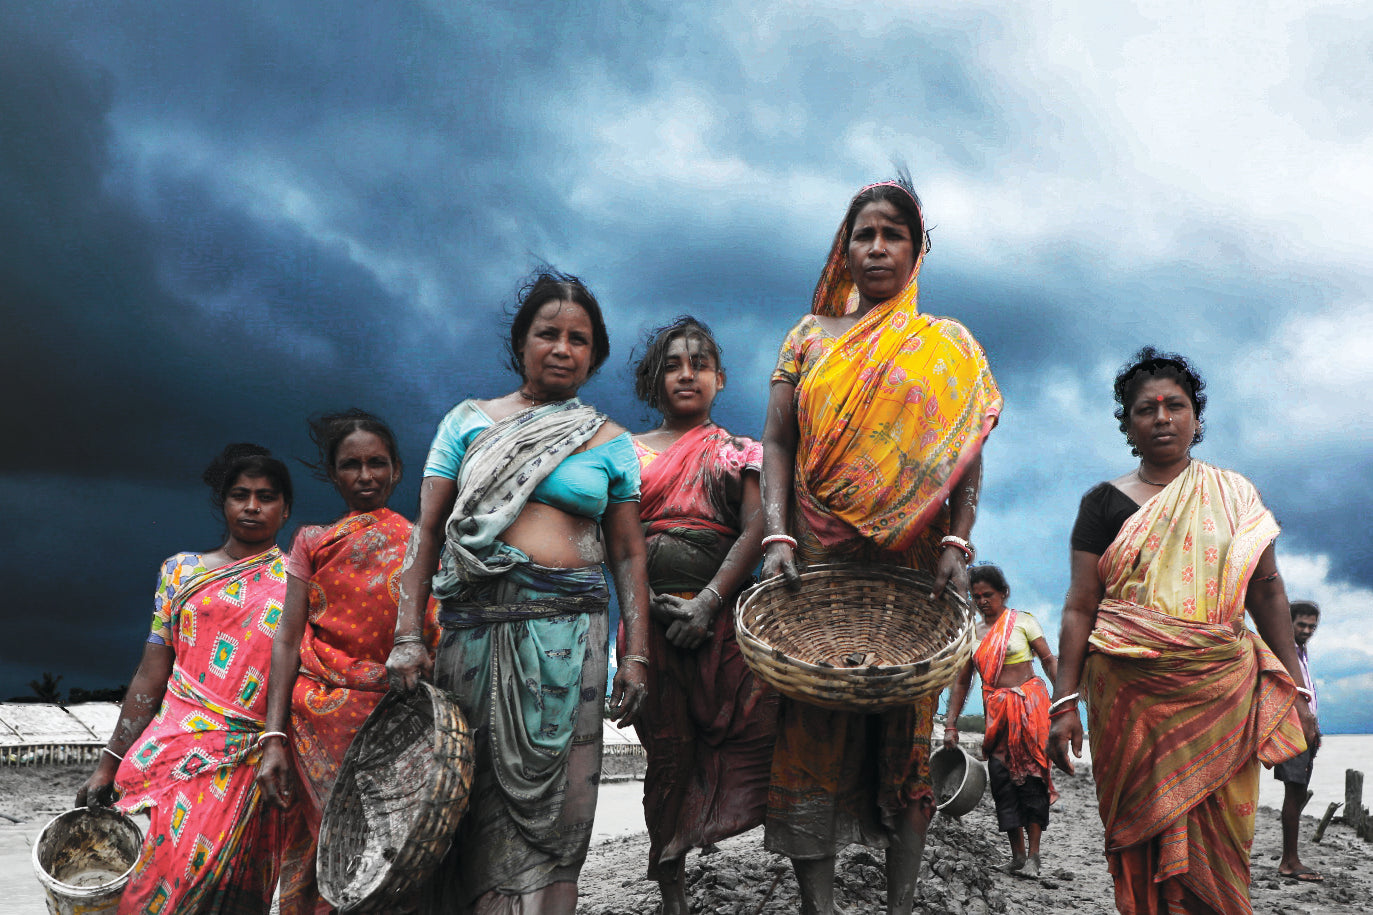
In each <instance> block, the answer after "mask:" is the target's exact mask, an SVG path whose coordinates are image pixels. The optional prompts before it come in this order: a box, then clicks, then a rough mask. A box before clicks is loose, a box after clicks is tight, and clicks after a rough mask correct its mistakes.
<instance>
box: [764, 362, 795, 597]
mask: <svg viewBox="0 0 1373 915" xmlns="http://www.w3.org/2000/svg"><path fill="white" fill-rule="evenodd" d="M799 438H800V429H799V428H798V426H797V424H796V385H794V384H789V383H787V382H785V381H774V382H773V383H772V388H771V390H770V391H769V392H768V413H767V418H766V419H765V420H764V422H763V475H762V490H761V493H760V495H761V499H762V505H763V535H764V536H767V535H768V534H785V533H787V531H788V520H789V519H788V513H789V511H790V508H791V489H792V486H793V485H794V479H793V474H795V472H796V444H797V442H798V440H799ZM776 575H784V576H786V579H787V582H788V583H790V584H793V585H795V584H799V582H800V576H799V573H798V572H797V571H796V557H795V551H794V550H792V548H791V546H790V545H789V544H786V543H782V542H776V541H774V542H773V543H770V544H768V545H767V547H766V548H765V549H764V550H763V577H764V578H772V577H773V576H776Z"/></svg>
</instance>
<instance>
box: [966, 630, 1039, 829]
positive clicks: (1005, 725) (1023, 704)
mask: <svg viewBox="0 0 1373 915" xmlns="http://www.w3.org/2000/svg"><path fill="white" fill-rule="evenodd" d="M1019 615H1020V611H1018V610H1012V609H1010V608H1009V607H1008V608H1006V609H1005V610H1004V611H1002V613H1001V616H999V617H997V620H996V622H995V623H993V624H992V626H991V628H990V629H989V630H988V631H987V634H986V635H984V636H983V637H982V641H981V642H980V643H978V646H977V648H976V649H975V650H974V651H973V663H974V664H976V665H977V675H978V676H979V677H980V678H981V679H982V704H983V708H984V710H985V712H986V716H987V725H986V733H985V734H984V736H983V739H982V743H983V745H984V746H988V747H993V746H998V745H1001V746H1004V747H1005V763H1006V769H1007V771H1009V772H1010V773H1011V780H1012V781H1013V782H1015V783H1016V784H1018V785H1019V784H1023V783H1024V781H1025V779H1026V778H1031V777H1033V778H1039V779H1043V780H1044V783H1045V785H1046V787H1047V788H1048V789H1049V803H1054V802H1055V801H1056V800H1058V792H1057V791H1056V790H1055V789H1054V781H1053V778H1052V776H1051V775H1050V769H1049V756H1048V753H1047V752H1046V751H1045V747H1046V746H1047V745H1048V743H1049V690H1048V688H1047V687H1045V685H1044V681H1043V680H1041V679H1039V678H1038V677H1031V678H1030V679H1028V680H1026V681H1025V682H1024V683H1022V684H1021V685H1020V686H1013V687H1008V688H1005V689H1002V688H999V687H997V685H996V682H997V680H999V679H1001V669H1002V667H1003V666H1004V665H1005V663H1006V648H1007V646H1008V645H1009V644H1010V641H1011V633H1012V632H1013V631H1014V630H1015V623H1016V619H1017V618H1018V617H1019Z"/></svg>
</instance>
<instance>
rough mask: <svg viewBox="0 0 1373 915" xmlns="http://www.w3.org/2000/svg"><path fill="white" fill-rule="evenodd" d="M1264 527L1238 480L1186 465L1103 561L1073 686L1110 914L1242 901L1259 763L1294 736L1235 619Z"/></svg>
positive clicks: (1284, 705)
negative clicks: (1088, 749) (1111, 883)
mask: <svg viewBox="0 0 1373 915" xmlns="http://www.w3.org/2000/svg"><path fill="white" fill-rule="evenodd" d="M1277 535H1278V525H1277V522H1276V521H1274V519H1273V516H1272V514H1271V513H1270V512H1269V511H1268V510H1267V509H1266V508H1264V506H1263V503H1262V501H1261V500H1260V499H1259V494H1258V492H1257V491H1256V490H1255V489H1254V487H1253V485H1252V484H1251V483H1250V482H1249V481H1248V480H1246V479H1244V477H1242V476H1240V475H1239V474H1237V473H1233V472H1231V471H1227V470H1222V469H1219V468H1216V467H1212V466H1210V465H1207V464H1204V463H1202V462H1200V461H1193V462H1192V464H1191V466H1189V467H1188V469H1187V470H1186V471H1185V472H1183V473H1182V474H1180V475H1179V476H1178V477H1177V478H1176V479H1175V480H1174V481H1173V482H1172V483H1170V484H1168V486H1167V487H1165V488H1164V490H1163V491H1162V492H1160V493H1159V494H1158V495H1156V496H1155V497H1154V498H1152V499H1150V500H1149V501H1148V502H1147V503H1146V504H1145V505H1143V506H1142V507H1141V508H1140V510H1139V511H1138V512H1136V513H1135V514H1134V515H1133V516H1131V517H1130V519H1129V520H1128V521H1126V522H1125V525H1124V526H1123V527H1122V528H1121V530H1120V533H1119V534H1118V535H1117V536H1116V539H1115V541H1114V542H1112V544H1111V545H1110V547H1108V548H1107V550H1106V552H1105V553H1104V554H1103V555H1102V557H1101V560H1100V563H1099V570H1100V573H1101V580H1102V582H1103V585H1104V588H1105V597H1104V598H1103V600H1102V602H1101V605H1100V607H1099V608H1098V610H1097V618H1096V624H1095V627H1094V628H1093V630H1092V633H1091V636H1090V638H1089V641H1088V656H1087V661H1086V665H1085V667H1084V670H1083V679H1082V688H1083V695H1084V697H1085V698H1086V700H1087V702H1088V727H1089V735H1090V739H1091V746H1092V768H1093V773H1094V775H1095V777H1096V782H1097V799H1098V803H1099V807H1100V812H1101V819H1102V822H1103V823H1104V824H1105V826H1106V854H1107V859H1108V861H1109V863H1110V867H1111V873H1112V875H1113V876H1114V878H1115V882H1116V905H1117V907H1118V908H1119V909H1120V911H1121V912H1125V913H1136V912H1141V913H1143V912H1147V913H1154V912H1175V911H1189V912H1190V911H1215V912H1225V913H1233V912H1249V911H1250V905H1249V847H1250V844H1251V842H1252V841H1253V836H1254V813H1255V808H1256V806H1257V804H1258V766H1259V763H1260V761H1261V762H1263V763H1264V764H1266V765H1273V764H1275V763H1277V762H1281V761H1282V760H1284V759H1288V758H1290V757H1292V756H1294V755H1296V754H1297V753H1298V752H1300V751H1301V750H1302V749H1303V747H1304V746H1305V742H1304V740H1303V737H1302V732H1301V725H1300V723H1299V721H1298V719H1297V715H1296V712H1295V710H1294V708H1293V701H1294V698H1295V696H1296V688H1295V685H1294V684H1293V682H1292V679H1291V677H1290V676H1289V675H1288V672H1287V671H1286V669H1284V668H1283V666H1282V665H1281V664H1280V663H1279V662H1278V660H1277V658H1276V657H1275V656H1274V655H1273V653H1272V652H1271V651H1270V650H1269V649H1268V647H1267V646H1266V645H1264V643H1263V641H1262V640H1261V639H1260V638H1259V637H1258V636H1257V635H1255V634H1254V633H1253V632H1251V631H1250V630H1249V629H1247V628H1246V627H1245V625H1244V599H1245V592H1246V590H1247V588H1248V584H1249V579H1250V577H1251V576H1252V574H1253V571H1254V568H1255V565H1256V564H1257V562H1258V560H1259V557H1260V555H1261V554H1262V553H1263V551H1264V549H1266V548H1267V547H1268V545H1269V544H1271V543H1272V542H1273V540H1274V539H1275V538H1276V537H1277Z"/></svg>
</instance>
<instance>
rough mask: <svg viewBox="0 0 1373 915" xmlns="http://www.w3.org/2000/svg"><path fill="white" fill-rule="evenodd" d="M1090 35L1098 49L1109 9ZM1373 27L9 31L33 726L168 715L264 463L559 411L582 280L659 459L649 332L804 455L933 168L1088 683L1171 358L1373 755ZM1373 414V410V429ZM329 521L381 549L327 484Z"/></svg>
mask: <svg viewBox="0 0 1373 915" xmlns="http://www.w3.org/2000/svg"><path fill="white" fill-rule="evenodd" d="M1074 7H1076V10H1075V9H1074ZM1370 58H1373V14H1370V12H1369V7H1368V5H1367V4H1366V3H1362V2H1360V3H1355V2H1350V3H1338V2H1337V3H1329V4H1320V5H1310V6H1305V7H1303V6H1302V5H1300V4H1295V3H1288V2H1284V3H1273V4H1265V3H1258V4H1255V3H1252V2H1246V3H1242V4H1241V3H1234V4H1223V3H1217V2H1213V0H1191V2H1185V3H1183V2H1179V3H1147V4H1089V3H1081V4H1052V5H1051V4H1005V3H986V4H977V3H970V2H966V0H956V2H950V3H947V4H923V3H922V4H908V3H905V4H886V5H876V6H874V5H871V4H861V5H860V4H849V3H830V4H822V3H805V2H795V0H788V2H785V3H776V4H767V3H759V2H755V0H750V2H747V3H739V4H730V3H720V2H707V3H694V4H680V3H671V4H667V3H664V4H646V3H639V2H633V3H631V2H610V3H603V4H599V5H596V4H580V3H579V4H562V3H527V4H502V5H501V6H500V7H498V8H497V7H491V6H486V5H483V4H479V3H472V2H463V3H456V2H453V3H438V2H433V3H422V4H415V3H403V2H388V3H359V4H349V5H343V6H323V7H322V6H320V5H318V4H315V3H291V2H282V0H274V2H272V3H240V4H223V3H205V2H186V0H183V2H177V3H117V2H109V3H99V4H96V3H62V2H45V3H33V4H23V3H5V4H0V238H3V239H4V242H3V244H0V307H3V315H4V318H5V324H6V325H7V326H6V327H5V332H4V333H3V334H0V360H3V365H4V377H5V379H6V389H7V391H6V393H7V395H8V396H7V397H6V398H5V400H4V407H3V408H2V409H3V417H4V424H3V425H4V428H5V429H6V431H7V435H6V436H5V442H6V445H5V447H4V448H3V449H0V499H2V500H3V504H4V505H5V509H6V515H7V517H8V519H9V523H8V524H6V525H5V527H4V530H3V533H0V574H2V575H3V581H4V582H5V588H4V592H3V594H4V596H3V597H0V608H3V614H4V619H5V622H6V624H7V627H6V628H7V632H6V635H7V637H6V638H5V639H4V640H3V642H2V643H0V696H6V695H14V694H19V693H24V692H27V691H28V688H27V683H28V681H29V680H30V679H32V678H34V677H37V676H38V675H39V674H40V673H41V672H42V671H52V672H54V673H60V674H62V675H63V676H64V680H63V682H62V687H63V688H64V689H65V688H69V687H72V686H80V687H85V688H94V687H100V686H109V685H115V684H118V683H123V682H127V679H128V676H129V673H130V672H131V670H132V668H133V666H134V665H135V663H136V662H137V658H138V655H139V652H140V650H141V643H142V640H143V638H144V635H145V633H146V629H147V625H148V620H149V614H150V612H151V603H152V602H151V594H152V589H153V585H154V583H155V577H156V570H157V567H158V563H159V561H160V560H161V559H162V558H163V557H165V556H167V555H169V554H171V553H173V552H176V551H178V550H184V549H204V548H208V547H211V546H214V545H216V544H217V543H218V542H219V538H220V536H221V535H220V530H221V529H220V527H219V525H218V522H217V519H216V518H215V517H214V516H213V515H212V514H211V512H210V509H209V507H208V503H207V492H206V491H205V490H204V488H203V486H201V484H200V483H199V475H200V471H201V469H202V468H203V467H204V465H205V464H206V463H207V462H208V461H209V459H210V458H211V457H212V456H213V454H214V453H215V452H216V451H217V450H218V449H219V448H220V446H222V445H223V444H224V443H225V442H229V441H243V440H247V441H257V442H260V443H262V444H265V445H267V446H268V447H270V448H272V449H273V450H274V451H276V452H277V453H278V454H280V455H283V456H287V457H302V458H308V457H311V456H312V455H311V448H310V444H309V440H308V437H307V434H306V426H305V418H306V417H307V416H308V415H309V414H311V413H315V412H319V411H321V410H326V409H334V408H341V407H347V406H351V405H357V406H360V407H363V408H366V409H369V410H373V411H374V412H377V413H379V414H381V415H382V416H383V417H385V418H386V419H388V420H389V421H390V422H391V423H392V424H393V425H394V426H395V427H396V429H397V432H398V433H399V435H400V437H401V442H402V448H403V451H404V457H405V460H406V462H407V465H408V473H409V476H408V479H407V481H406V485H405V486H403V487H402V489H401V490H400V491H399V492H398V495H397V497H396V500H395V502H394V503H393V504H394V505H395V507H397V508H398V509H400V510H401V511H403V512H405V513H407V514H411V515H413V512H414V506H415V501H416V493H417V482H418V481H417V476H418V472H419V468H420V465H421V462H422V459H423V455H424V453H425V450H426V448H427V446H428V442H429V438H430V436H431V435H432V432H433V429H434V426H435V424H436V423H437V422H438V420H439V418H440V417H441V416H442V415H443V413H444V412H445V411H446V410H447V409H448V408H449V407H451V406H452V405H453V404H454V403H455V402H457V401H458V400H460V399H461V398H463V397H467V396H473V395H475V396H495V395H498V394H501V393H505V392H506V391H508V390H510V389H511V388H513V386H514V384H515V379H514V377H513V376H511V375H510V374H509V373H508V372H507V371H506V370H505V369H504V368H503V366H502V361H503V360H502V354H501V350H500V337H501V333H502V328H501V325H500V318H501V315H502V312H503V310H505V309H506V308H508V307H509V305H510V303H511V301H512V299H513V294H514V292H515V290H516V289H517V287H518V285H519V281H520V279H521V278H522V277H523V276H524V275H526V274H527V273H528V271H529V270H530V269H531V268H532V267H533V266H534V265H535V264H537V263H538V262H540V261H547V262H549V263H552V264H554V265H556V266H558V267H559V268H562V269H564V270H568V271H571V272H574V273H577V274H579V275H581V276H582V277H583V278H584V279H585V280H586V281H587V283H588V284H589V285H590V287H591V288H592V290H593V291H594V292H595V293H596V294H597V295H598V296H599V297H600V299H601V302H602V303H603V305H604V306H605V309H606V312H607V315H608V318H609V322H610V326H611V342H612V352H611V356H610V359H609V361H608V362H607V364H606V366H605V367H604V369H602V371H601V373H600V375H599V376H598V377H597V378H596V379H595V380H594V381H593V383H592V384H591V385H590V386H589V387H588V388H587V389H586V391H585V394H586V397H587V399H589V400H590V401H592V402H593V403H595V404H597V405H598V406H600V407H601V408H602V409H604V410H605V411H606V412H608V413H609V414H610V415H611V416H613V417H614V418H615V419H617V420H619V421H620V422H622V423H624V424H625V425H627V426H629V427H630V428H631V429H639V428H643V427H644V426H646V425H647V423H648V417H647V415H646V414H645V412H644V410H643V409H642V408H641V407H640V406H639V405H638V404H637V403H636V402H635V401H634V400H633V398H632V394H631V386H630V382H629V375H628V368H627V366H628V360H629V358H630V354H631V350H632V349H633V348H634V345H635V343H636V342H637V341H638V340H639V339H640V338H641V337H642V334H643V331H644V330H646V329H647V328H649V327H651V326H653V325H655V324H660V323H663V322H666V321H668V320H670V319H671V318H673V317H675V316H676V315H678V314H680V313H684V312H690V313H694V314H696V315H698V316H700V317H702V318H704V319H705V320H707V321H708V322H710V323H711V324H712V325H713V326H714V327H715V329H716V331H717V332H718V335H719V336H720V338H721V342H722V344H723V347H724V355H725V361H726V366H727V368H728V370H729V385H728V388H727V390H726V391H725V392H724V393H723V394H722V395H721V399H720V401H719V404H718V410H717V418H719V419H720V420H721V421H722V422H723V423H724V424H726V425H728V426H729V427H730V428H732V429H734V430H735V431H738V432H742V433H747V434H752V435H757V434H758V433H759V432H761V426H762V407H763V402H764V398H765V396H766V388H767V377H768V372H769V369H770V367H771V365H772V363H773V360H774V358H775V354H776V348H777V345H778V344H779V343H780V341H781V339H782V337H783V335H784V334H785V332H786V330H787V329H788V328H789V326H790V325H791V324H792V323H793V322H794V321H795V320H796V319H797V318H798V317H799V316H800V315H801V314H803V313H804V312H805V310H806V308H807V306H808V302H809V295H810V291H811V289H812V288H813V286H814V284H815V281H816V278H817V277H818V275H819V272H820V269H821V266H822V265H823V261H824V258H825V256H826V253H827V248H828V244H829V241H830V239H831V237H832V235H833V232H834V229H835V226H836V224H837V223H838V221H839V219H840V217H841V216H842V214H843V210H844V207H845V205H846V204H847V201H848V199H849V197H850V196H851V194H852V193H853V192H854V191H855V190H856V189H857V188H858V187H859V186H861V185H863V184H865V183H868V182H870V181H873V180H877V179H881V178H884V177H887V176H889V175H890V174H891V172H892V170H893V169H892V162H893V160H894V159H899V160H903V161H904V162H906V163H907V164H908V165H909V167H910V169H911V172H912V174H913V176H914V178H915V181H916V184H917V187H918V189H919V190H920V192H921V195H922V197H923V198H924V201H925V204H926V209H927V214H928V218H929V221H930V222H931V223H933V224H934V226H935V229H934V231H933V241H934V245H933V250H932V252H931V253H930V255H929V256H928V258H927V259H926V267H925V272H924V275H923V277H924V278H923V281H922V287H921V288H922V307H923V308H924V309H925V310H927V311H929V312H932V313H936V314H943V315H950V316H953V317H956V318H958V319H959V320H961V321H963V322H964V323H965V324H966V325H967V326H968V327H969V328H970V329H971V330H972V331H973V333H974V334H975V335H976V336H977V338H978V339H979V340H980V341H981V342H982V344H983V345H984V347H985V348H986V350H987V354H988V356H989V358H990V360H991V364H992V368H993V371H994V372H995V374H996V376H997V379H998V381H999V382H1000V384H1001V386H1002V390H1003V392H1004V394H1005V398H1006V406H1005V412H1004V415H1003V418H1002V422H1001V425H1000V426H999V427H998V429H997V430H996V431H995V432H994V433H993V434H992V437H991V440H990V443H989V445H988V448H987V460H986V466H987V486H986V493H985V496H984V501H983V509H982V512H981V514H980V517H979V520H978V524H977V528H976V529H975V531H974V539H975V541H976V542H977V545H978V547H979V550H980V555H981V557H982V558H986V559H990V560H993V561H997V562H1000V563H1001V564H1002V565H1003V567H1004V568H1005V570H1006V573H1007V575H1008V577H1009V579H1010V582H1011V585H1012V604H1013V605H1014V606H1016V607H1018V608H1020V609H1022V610H1029V611H1032V612H1034V613H1036V614H1037V615H1039V616H1040V618H1041V620H1042V621H1043V622H1044V623H1045V624H1046V628H1048V629H1049V630H1050V632H1051V633H1054V634H1055V636H1054V637H1053V638H1051V641H1053V642H1055V643H1056V633H1057V629H1058V619H1059V605H1060V602H1061V599H1062V595H1063V592H1064V590H1065V588H1066V585H1067V573H1068V549H1069V548H1068V531H1069V529H1070V527H1071V524H1072V519H1073V517H1074V514H1075V512H1076V505H1077V500H1078V498H1079V497H1080V496H1081V494H1082V493H1083V492H1084V491H1085V490H1086V489H1088V488H1089V487H1090V486H1091V485H1093V484H1094V483H1095V482H1097V481H1099V480H1101V479H1104V478H1108V477H1114V476H1116V475H1118V474H1120V473H1123V472H1125V471H1126V470H1128V469H1129V468H1130V467H1131V466H1133V464H1132V459H1131V457H1130V453H1129V450H1128V447H1127V446H1126V445H1125V444H1124V443H1123V441H1122V438H1121V436H1120V434H1119V432H1118V430H1117V429H1116V425H1115V420H1114V419H1113V417H1112V415H1111V410H1112V407H1113V404H1112V401H1111V392H1110V381H1111V378H1112V376H1113V374H1114V371H1115V369H1116V368H1117V367H1118V366H1119V365H1120V364H1121V363H1122V362H1124V361H1125V360H1126V359H1127V357H1128V356H1129V355H1130V354H1131V352H1133V351H1134V350H1135V349H1137V348H1138V347H1139V346H1141V345H1142V344H1145V343H1153V344H1156V345H1159V346H1162V347H1165V348H1169V349H1176V350H1180V351H1182V352H1184V353H1186V354H1188V355H1189V356H1191V357H1193V358H1195V360H1196V361H1197V362H1198V364H1199V365H1200V367H1201V369H1202V370H1203V372H1204V373H1205V374H1206V376H1207V379H1208V382H1209V389H1210V392H1211V403H1210V406H1209V408H1208V410H1207V414H1206V421H1207V436H1206V441H1205V442H1204V443H1203V444H1202V445H1201V446H1199V447H1198V449H1197V451H1196V454H1197V456H1198V457H1200V458H1203V459H1205V460H1208V461H1212V462H1214V463H1217V464H1220V465H1222V466H1227V467H1232V468H1234V469H1237V470H1240V471H1241V472H1243V473H1245V474H1246V475H1248V476H1249V477H1250V478H1251V479H1253V480H1254V482H1255V483H1256V484H1257V485H1258V487H1259V489H1260V490H1261V492H1262V493H1263V494H1264V497H1265V499H1266V501H1267V503H1268V505H1269V506H1270V507H1271V508H1272V509H1273V511H1274V512H1275V513H1276V514H1277V516H1278V519H1279V521H1280V523H1281V524H1282V525H1283V528H1284V533H1283V535H1282V537H1281V539H1280V540H1279V547H1278V549H1279V562H1280V565H1281V567H1282V570H1283V573H1284V577H1285V579H1286V580H1287V583H1288V589H1289V593H1290V594H1292V595H1293V596H1298V595H1299V596H1304V597H1313V598H1315V599H1316V600H1318V601H1320V602H1321V604H1322V606H1323V607H1324V609H1325V618H1324V620H1323V624H1322V627H1321V630H1320V631H1319V633H1318V634H1317V635H1316V637H1315V639H1314V640H1313V641H1312V643H1311V649H1312V652H1311V653H1312V659H1313V667H1314V669H1315V673H1316V677H1317V683H1318V687H1319V689H1320V692H1321V717H1322V723H1323V725H1324V727H1325V729H1326V730H1327V731H1331V732H1336V731H1371V730H1373V708H1370V703H1368V701H1367V696H1368V695H1370V694H1373V633H1371V632H1370V626H1369V623H1370V621H1373V613H1370V608H1371V607H1373V553H1371V552H1370V549H1369V535H1368V518H1369V517H1370V516H1371V515H1373V494H1371V492H1370V488H1369V486H1368V480H1369V479H1370V478H1371V477H1373V449H1370V445H1373V412H1370V411H1369V410H1368V409H1367V406H1366V404H1365V402H1364V398H1365V397H1367V396H1368V393H1369V390H1370V385H1373V355H1371V354H1370V353H1371V350H1373V300H1371V299H1370V295H1369V288H1370V287H1369V279H1370V273H1371V272H1373V262H1371V261H1370V258H1369V251H1370V243H1373V221H1371V220H1370V218H1369V216H1368V213H1369V212H1370V207H1371V205H1373V83H1370V81H1369V79H1368V73H1369V69H1370V65H1371V64H1373V60H1371V59H1370ZM1361 404H1365V405H1364V406H1361ZM297 477H298V478H297V489H298V499H297V506H296V512H295V516H294V518H293V521H303V522H307V523H320V522H324V521H327V520H329V519H331V518H332V517H333V516H335V515H336V514H337V513H338V511H339V510H340V508H341V504H340V503H339V502H338V500H337V497H336V496H335V495H334V494H333V493H332V491H331V490H329V489H328V488H327V487H326V486H325V485H323V484H319V483H317V482H314V481H313V480H310V479H309V478H308V476H307V475H306V473H305V472H304V471H303V469H302V472H301V473H300V474H298V475H297Z"/></svg>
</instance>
